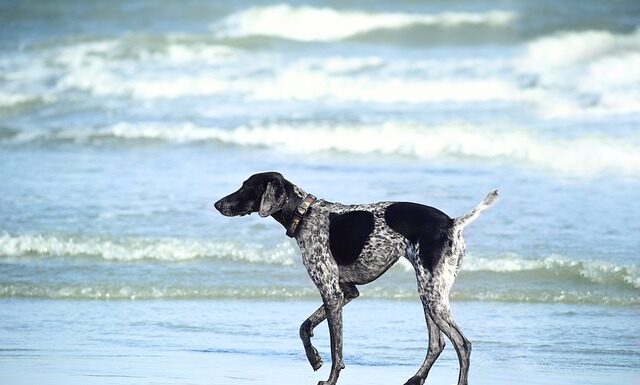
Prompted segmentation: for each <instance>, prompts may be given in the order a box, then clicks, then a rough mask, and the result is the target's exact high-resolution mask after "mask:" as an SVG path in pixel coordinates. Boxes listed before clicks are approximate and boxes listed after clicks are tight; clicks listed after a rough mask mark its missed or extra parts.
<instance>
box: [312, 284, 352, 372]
mask: <svg viewBox="0 0 640 385" xmlns="http://www.w3.org/2000/svg"><path fill="white" fill-rule="evenodd" d="M340 288H341V289H342V292H343V293H344V301H343V306H344V305H346V304H348V303H349V302H351V301H352V300H353V299H355V298H358V296H359V295H360V292H358V289H357V288H356V286H355V285H352V284H343V285H340ZM325 319H327V313H326V312H325V308H324V305H322V306H320V307H319V308H318V310H316V311H315V312H313V314H311V315H310V316H309V318H307V319H306V320H305V321H304V322H303V323H302V325H300V339H301V340H302V345H303V346H304V351H305V353H306V354H307V359H308V360H309V363H310V364H311V367H312V368H313V370H318V369H320V367H321V366H322V358H321V357H320V354H319V353H318V350H317V349H316V348H315V347H314V346H313V345H312V344H311V337H313V329H315V327H316V326H318V325H319V324H321V323H322V321H324V320H325Z"/></svg>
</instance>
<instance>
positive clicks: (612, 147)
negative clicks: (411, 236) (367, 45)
mask: <svg viewBox="0 0 640 385" xmlns="http://www.w3.org/2000/svg"><path fill="white" fill-rule="evenodd" d="M301 133H304V135H305V137H306V138H307V139H308V140H306V141H303V142H300V141H299V140H298V139H297V138H299V135H300V134H301ZM0 140H2V142H4V143H5V144H21V143H38V142H45V143H46V142H54V143H55V142H73V143H97V144H99V143H109V142H114V141H116V142H118V141H120V142H129V141H141V140H145V141H160V142H169V143H190V142H214V143H221V144H227V145H233V146H243V147H256V148H259V147H272V148H275V149H278V150H280V151H289V152H292V153H297V152H304V153H320V152H339V153H344V154H356V155H367V154H371V155H377V154H382V155H388V156H410V157H417V158H424V159H435V160H437V159H448V160H451V159H454V160H459V161H462V162H465V161H469V160H483V161H487V162H496V163H502V164H514V163H515V164H521V165H525V166H533V167H537V168H541V169H543V170H548V171H551V172H555V173H560V174H566V175H576V176H590V175H598V174H602V173H614V174H621V175H638V174H640V152H639V151H638V148H637V146H636V145H634V144H632V143H629V142H626V141H622V140H619V139H613V138H610V137H605V136H603V135H595V134H594V135H583V136H581V137H577V138H557V137H545V136H541V135H534V134H533V133H531V132H530V131H529V130H527V129H523V128H509V129H496V128H488V127H482V126H471V125H467V124H447V125H440V126H425V125H423V124H417V123H411V122H402V121H397V122H393V121H392V122H386V123H378V124H366V125H365V124H361V123H352V124H334V123H300V124H292V123H280V124H278V123H266V124H254V125H248V126H240V127H238V128H235V129H221V128H217V127H205V126H197V125H194V124H192V123H177V124H175V125H171V124H167V123H138V124H132V123H119V124H116V125H113V126H109V127H103V128H97V129H62V130H50V131H17V132H15V131H13V132H8V133H5V134H3V135H2V136H1V137H0ZM567 148H571V151H567Z"/></svg>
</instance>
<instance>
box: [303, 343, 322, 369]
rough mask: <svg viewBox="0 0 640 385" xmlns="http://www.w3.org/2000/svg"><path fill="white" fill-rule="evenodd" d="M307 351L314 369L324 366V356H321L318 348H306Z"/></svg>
mask: <svg viewBox="0 0 640 385" xmlns="http://www.w3.org/2000/svg"><path fill="white" fill-rule="evenodd" d="M306 353H307V359H308V360H309V363H310V364H311V367H312V368H313V370H314V371H316V370H318V369H320V367H321V366H322V357H320V354H319V353H318V349H316V348H314V347H313V346H312V347H311V348H310V349H307V350H306Z"/></svg>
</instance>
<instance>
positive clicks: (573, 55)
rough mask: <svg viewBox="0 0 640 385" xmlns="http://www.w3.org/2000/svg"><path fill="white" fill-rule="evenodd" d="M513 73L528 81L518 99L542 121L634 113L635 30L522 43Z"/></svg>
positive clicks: (638, 43)
mask: <svg viewBox="0 0 640 385" xmlns="http://www.w3.org/2000/svg"><path fill="white" fill-rule="evenodd" d="M515 68H516V71H517V72H519V73H520V74H525V76H528V77H529V78H532V79H534V81H533V85H534V87H531V88H530V89H529V90H524V91H523V94H522V97H523V99H524V100H527V99H529V100H531V101H533V102H534V103H536V104H537V105H538V106H539V107H540V109H541V110H542V112H543V115H544V116H546V117H552V118H556V117H561V118H564V117H581V116H585V115H587V114H588V115H605V114H609V115H610V114H628V113H637V112H638V111H640V87H637V84H640V28H638V29H636V30H635V31H634V32H631V33H628V34H620V33H613V32H609V31H581V32H563V33H557V34H554V35H551V36H545V37H542V38H539V39H536V40H534V41H532V42H530V43H528V44H527V46H526V48H525V53H524V54H523V56H522V57H521V58H519V59H518V60H517V61H516V64H515Z"/></svg>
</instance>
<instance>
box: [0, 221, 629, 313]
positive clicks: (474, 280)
mask: <svg viewBox="0 0 640 385" xmlns="http://www.w3.org/2000/svg"><path fill="white" fill-rule="evenodd" d="M49 258H64V259H71V260H73V259H76V258H85V259H87V258H89V259H95V260H96V261H105V262H110V263H114V262H116V263H121V264H129V263H132V262H138V261H147V262H149V263H173V262H185V261H190V260H191V261H197V260H211V261H228V262H231V263H240V264H261V265H266V266H272V268H274V269H280V268H282V267H283V266H292V265H299V264H301V262H300V260H301V259H300V256H299V250H298V249H297V248H296V247H295V246H294V244H293V243H292V242H289V241H285V242H283V243H280V244H278V245H276V246H274V247H265V246H264V245H261V244H254V245H251V244H244V243H235V242H230V241H204V240H197V239H174V238H157V239H151V238H117V239H108V238H101V237H73V236H67V237H64V236H54V235H17V236H12V235H9V234H6V233H5V234H3V235H0V261H3V262H4V263H6V264H13V263H19V264H21V265H24V264H26V265H25V266H29V265H30V264H35V266H37V265H38V264H39V263H40V261H46V260H48V259H49ZM26 268H28V267H26ZM299 268H300V269H301V270H302V269H303V267H302V266H299ZM393 270H394V271H396V273H395V274H392V275H393V277H392V278H390V280H391V281H393V280H400V282H396V284H393V285H391V286H389V285H387V287H380V288H375V289H373V290H372V295H373V296H374V297H379V298H401V299H402V298H413V297H415V293H414V292H413V289H412V286H413V285H410V287H411V289H407V285H406V283H407V282H413V273H412V268H411V266H410V265H409V263H408V262H407V261H406V260H404V259H401V260H400V263H398V264H397V265H396V267H394V269H393ZM180 274H185V273H180ZM247 274H248V275H249V277H248V278H247V279H249V280H250V281H252V282H253V280H252V279H251V277H250V275H251V274H253V273H251V272H248V273H247ZM260 274H262V273H260ZM398 274H399V275H398ZM87 279H88V280H89V282H84V283H83V282H78V283H77V284H73V285H68V282H64V283H60V284H57V283H55V282H48V281H46V280H45V281H42V282H46V283H45V284H42V285H41V284H40V281H35V283H23V284H19V283H7V282H6V281H5V282H2V283H1V284H0V297H1V296H34V297H38V296H44V297H51V298H66V297H70V298H85V297H86V298H114V299H115V298H130V297H132V296H133V297H136V298H165V297H166V298H191V297H193V298H210V297H211V298H213V297H240V298H244V297H252V296H257V297H267V298H269V297H278V298H284V297H307V296H311V295H314V291H313V290H308V288H307V287H305V286H302V287H300V286H298V285H296V284H294V285H293V286H291V285H290V284H289V285H288V286H286V287H255V285H254V284H255V282H253V283H252V284H251V285H248V286H249V287H244V286H245V285H242V284H238V285H237V286H232V287H228V286H217V283H216V282H217V280H215V279H213V280H212V281H211V285H207V286H198V287H191V286H189V287H183V286H175V285H174V286H172V285H173V284H172V282H173V281H172V282H167V283H166V284H158V283H155V284H150V283H147V284H145V283H144V281H145V278H141V279H140V280H139V281H138V282H137V283H136V284H131V283H125V282H109V283H102V284H99V285H98V284H94V283H91V281H93V280H96V281H101V280H103V279H104V277H97V278H92V279H90V278H89V277H87ZM259 281H260V282H262V281H261V280H259ZM459 281H460V285H459V286H456V287H459V288H458V289H456V293H455V294H454V298H455V299H460V300H462V299H474V300H489V299H491V300H500V301H516V302H522V301H533V302H554V301H555V302H576V303H580V302H581V301H582V302H585V303H586V302H589V303H591V302H593V303H598V301H600V302H601V303H611V304H615V303H616V301H618V302H620V303H622V302H624V301H627V302H628V301H635V302H634V303H635V304H640V291H639V290H640V266H638V265H620V264H615V263H613V262H607V261H601V260H579V259H573V258H569V257H565V256H560V255H551V256H547V257H523V256H519V255H516V254H513V255H504V256H496V257H477V256H468V257H467V258H466V259H465V261H464V263H463V267H462V271H461V276H460V279H459ZM184 282H191V280H190V279H189V278H188V277H185V280H184ZM487 282H493V284H492V285H491V286H490V287H491V289H487V288H486V283H487ZM540 282H544V284H543V285H541V284H540ZM398 283H401V284H398ZM83 296H84V297H83Z"/></svg>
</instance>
